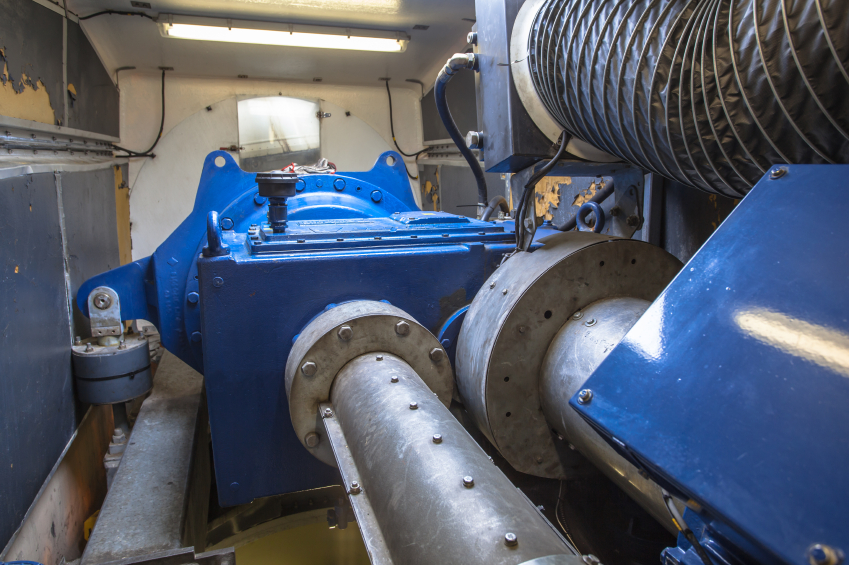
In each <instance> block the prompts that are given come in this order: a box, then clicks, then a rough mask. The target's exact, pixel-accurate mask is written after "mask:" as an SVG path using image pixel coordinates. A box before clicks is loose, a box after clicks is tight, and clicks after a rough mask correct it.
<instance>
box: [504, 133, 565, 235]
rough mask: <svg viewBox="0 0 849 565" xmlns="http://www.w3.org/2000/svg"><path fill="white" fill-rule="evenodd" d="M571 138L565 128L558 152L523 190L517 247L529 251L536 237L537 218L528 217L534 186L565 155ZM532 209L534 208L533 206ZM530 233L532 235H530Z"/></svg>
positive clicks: (519, 205) (517, 231)
mask: <svg viewBox="0 0 849 565" xmlns="http://www.w3.org/2000/svg"><path fill="white" fill-rule="evenodd" d="M569 139H571V136H570V135H569V133H567V132H566V130H563V131H562V132H561V133H560V137H558V139H557V141H558V142H559V143H560V147H558V148H557V152H556V153H555V154H554V157H552V158H551V159H550V160H549V161H548V162H547V163H546V164H545V165H544V166H543V167H542V168H541V169H540V170H538V171H537V172H536V173H535V174H534V175H533V176H532V177H531V178H530V180H528V182H527V184H526V185H525V190H524V191H522V197H521V198H520V199H519V204H518V206H517V207H516V219H515V220H514V222H515V225H516V249H517V250H522V251H527V250H528V249H529V248H530V245H531V242H532V241H533V239H534V234H535V233H536V221H535V218H526V216H527V210H528V200H529V199H530V198H531V196H530V195H531V194H532V193H533V192H534V188H536V185H537V183H538V182H539V181H540V179H542V177H544V176H545V175H547V174H548V173H550V172H551V170H552V169H553V168H554V166H555V165H556V164H557V162H558V161H559V160H560V158H561V157H563V153H564V152H565V151H566V145H567V144H568V143H569ZM530 209H534V208H533V207H532V208H530ZM526 220H530V226H529V227H528V229H525V227H524V223H525V222H526ZM528 235H530V237H528Z"/></svg>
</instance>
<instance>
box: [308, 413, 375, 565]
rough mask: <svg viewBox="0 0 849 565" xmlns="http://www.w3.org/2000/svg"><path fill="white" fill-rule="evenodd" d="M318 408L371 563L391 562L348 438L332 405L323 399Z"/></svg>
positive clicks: (373, 564)
mask: <svg viewBox="0 0 849 565" xmlns="http://www.w3.org/2000/svg"><path fill="white" fill-rule="evenodd" d="M318 410H319V414H320V415H321V418H322V421H323V422H324V430H325V432H326V433H327V439H329V440H330V446H331V447H332V448H333V455H334V456H335V457H336V463H337V464H338V465H339V472H340V473H341V474H342V481H343V483H344V485H345V490H346V491H347V492H348V498H349V499H350V501H351V507H352V508H353V509H354V516H356V518H357V524H358V525H359V527H360V533H361V534H362V536H363V542H365V545H366V551H368V555H369V559H370V560H371V564H372V565H392V557H391V556H390V555H389V548H388V547H387V546H386V541H385V540H384V539H383V532H382V531H381V530H380V525H378V523H377V518H375V515H374V511H373V510H372V507H371V502H370V501H369V497H368V492H367V490H366V489H364V488H363V485H362V484H361V483H360V482H359V477H360V473H359V471H358V470H357V465H356V464H355V463H354V457H353V456H352V455H351V451H350V450H349V449H348V441H347V440H346V439H345V434H344V433H343V432H342V427H341V426H340V425H339V421H338V420H337V419H336V412H335V410H334V409H333V405H332V404H330V403H328V402H324V403H321V404H320V405H319V408H318Z"/></svg>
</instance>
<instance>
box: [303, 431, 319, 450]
mask: <svg viewBox="0 0 849 565" xmlns="http://www.w3.org/2000/svg"><path fill="white" fill-rule="evenodd" d="M320 440H321V438H320V437H319V436H318V434H317V433H315V432H310V433H308V434H307V435H306V436H304V443H305V444H307V447H315V446H317V445H318V442H319V441H320Z"/></svg>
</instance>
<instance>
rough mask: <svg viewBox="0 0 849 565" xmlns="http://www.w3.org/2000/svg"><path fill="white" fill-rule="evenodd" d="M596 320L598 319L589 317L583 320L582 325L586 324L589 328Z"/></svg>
mask: <svg viewBox="0 0 849 565" xmlns="http://www.w3.org/2000/svg"><path fill="white" fill-rule="evenodd" d="M597 322H598V320H596V319H595V318H590V319H589V320H587V321H586V322H584V325H585V326H587V327H588V328H591V327H593V326H594V325H596V323H597Z"/></svg>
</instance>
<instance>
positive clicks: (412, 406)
mask: <svg viewBox="0 0 849 565" xmlns="http://www.w3.org/2000/svg"><path fill="white" fill-rule="evenodd" d="M418 409H419V403H418V402H416V401H415V400H414V401H413V402H410V410H418Z"/></svg>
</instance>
